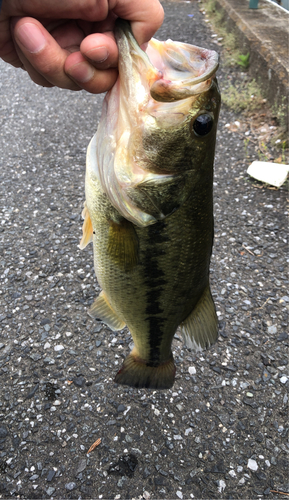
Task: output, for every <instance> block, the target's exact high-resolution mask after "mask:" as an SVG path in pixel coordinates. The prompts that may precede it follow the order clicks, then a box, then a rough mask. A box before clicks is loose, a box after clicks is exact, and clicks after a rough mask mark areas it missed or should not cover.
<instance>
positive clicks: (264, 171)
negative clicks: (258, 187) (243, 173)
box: [247, 161, 289, 187]
mask: <svg viewBox="0 0 289 500" xmlns="http://www.w3.org/2000/svg"><path fill="white" fill-rule="evenodd" d="M288 173H289V165H283V164H282V163H270V162H267V161H253V163H251V165H250V166H249V167H248V170H247V174H249V175H250V176H251V177H254V179H257V180H258V181H261V182H265V183H266V184H271V186H275V187H280V186H282V184H283V183H284V182H285V181H286V179H287V175H288Z"/></svg>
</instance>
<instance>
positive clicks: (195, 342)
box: [180, 285, 218, 351]
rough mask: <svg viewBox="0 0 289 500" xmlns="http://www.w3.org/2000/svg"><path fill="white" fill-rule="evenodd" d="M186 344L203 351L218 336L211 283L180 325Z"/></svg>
mask: <svg viewBox="0 0 289 500" xmlns="http://www.w3.org/2000/svg"><path fill="white" fill-rule="evenodd" d="M180 330H181V334H182V336H183V339H184V342H185V344H186V346H187V347H188V348H190V349H194V350H195V351H202V350H203V349H207V348H208V347H209V346H210V345H212V344H213V343H214V342H215V341H216V340H217V337H218V320H217V315H216V310H215V305H214V302H213V299H212V295H211V290H210V287H209V285H208V286H207V288H206V289H205V291H204V293H203V295H202V296H201V298H200V300H199V302H198V303H197V305H196V307H195V308H194V309H193V311H192V312H191V314H190V315H189V316H188V317H187V318H186V319H185V321H183V322H182V323H181V325H180Z"/></svg>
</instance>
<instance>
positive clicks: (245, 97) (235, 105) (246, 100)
mask: <svg viewBox="0 0 289 500" xmlns="http://www.w3.org/2000/svg"><path fill="white" fill-rule="evenodd" d="M222 101H223V103H224V104H225V105H226V106H228V108H231V109H233V110H234V111H236V112H240V111H243V110H244V109H250V111H254V110H256V109H259V108H260V107H261V105H262V102H263V97H262V95H261V91H260V88H259V86H258V85H257V83H256V81H255V80H251V81H243V82H241V83H239V84H238V83H235V84H234V85H229V86H228V87H227V88H225V89H223V91H222Z"/></svg>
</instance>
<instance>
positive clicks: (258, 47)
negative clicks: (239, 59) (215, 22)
mask: <svg viewBox="0 0 289 500" xmlns="http://www.w3.org/2000/svg"><path fill="white" fill-rule="evenodd" d="M215 4H216V9H217V10H218V11H219V12H221V13H222V15H223V21H224V23H225V24H226V25H227V28H228V31H230V32H234V34H235V35H236V37H237V39H238V41H239V43H240V47H242V48H243V50H242V53H246V52H250V66H249V74H250V75H251V76H252V77H253V78H255V79H256V81H257V82H258V83H259V85H260V87H261V88H262V91H263V93H264V95H265V96H266V98H267V99H268V101H269V102H270V104H272V105H275V106H281V105H282V106H288V81H289V57H288V43H289V12H288V13H287V12H286V11H285V10H284V9H280V8H279V7H278V6H277V5H275V4H274V3H271V2H267V1H266V0H259V8H258V9H254V10H253V9H249V2H248V1H245V2H244V0H215Z"/></svg>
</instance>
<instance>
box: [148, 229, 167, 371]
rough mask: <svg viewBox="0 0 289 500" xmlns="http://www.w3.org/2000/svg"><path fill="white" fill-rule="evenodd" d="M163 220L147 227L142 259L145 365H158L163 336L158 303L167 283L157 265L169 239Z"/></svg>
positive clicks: (162, 321)
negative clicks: (147, 333)
mask: <svg viewBox="0 0 289 500" xmlns="http://www.w3.org/2000/svg"><path fill="white" fill-rule="evenodd" d="M164 228H165V222H158V223H157V224H154V225H152V226H149V228H148V240H147V248H146V252H145V260H144V263H143V265H144V273H145V286H146V304H147V307H146V314H147V317H146V321H147V322H148V324H149V339H148V342H149V349H150V350H149V362H148V363H147V366H158V365H159V363H160V344H161V342H162V338H163V334H164V331H163V327H164V323H165V319H164V318H162V317H161V316H160V315H161V314H162V313H163V312H164V311H163V309H162V307H161V304H160V300H159V299H160V294H161V292H162V290H163V285H165V284H166V283H167V281H166V279H165V274H164V272H163V270H162V269H161V268H160V267H159V256H160V255H163V253H164V248H163V245H164V244H165V243H167V242H168V241H169V238H168V237H167V236H166V235H165V234H164Z"/></svg>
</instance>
